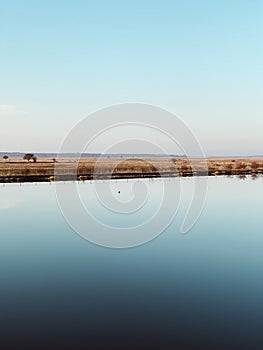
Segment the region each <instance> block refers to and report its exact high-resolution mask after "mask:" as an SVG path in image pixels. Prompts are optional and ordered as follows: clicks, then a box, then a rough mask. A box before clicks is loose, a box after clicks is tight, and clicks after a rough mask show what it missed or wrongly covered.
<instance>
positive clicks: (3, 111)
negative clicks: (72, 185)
mask: <svg viewBox="0 0 263 350" xmlns="http://www.w3.org/2000/svg"><path fill="white" fill-rule="evenodd" d="M262 38H263V2H262V1H260V0H258V1H257V0H255V1H251V2H248V1H242V0H239V1H238V0H233V1H231V0H230V1H229V0H228V1H227V0H222V1H208V0H207V1H204V0H200V1H194V0H192V1H191V0H189V1H184V2H183V1H177V0H175V1H138V0H135V1H132V2H124V1H96V2H94V1H84V0H76V1H73V0H64V1H51V0H46V1H33V0H31V1H30V0H24V1H19V0H10V1H0V62H1V64H0V120H1V127H0V152H5V151H10V152H11V151H21V152H57V151H58V149H59V146H60V144H61V142H62V141H63V139H64V137H65V136H66V135H67V133H68V132H69V131H70V130H71V129H72V127H74V126H75V125H76V124H77V123H78V122H79V121H80V120H81V119H83V118H85V117H86V116H87V115H89V114H90V113H91V112H94V111H96V110H99V109H101V108H104V107H107V106H110V105H114V104H119V103H126V102H141V103H147V104H151V105H156V106H159V107H162V108H164V109H166V110H168V111H170V112H172V113H174V114H175V115H176V116H177V117H179V118H180V119H181V120H183V121H184V122H185V124H186V125H187V126H189V128H190V129H191V130H192V132H193V133H194V135H195V136H196V138H197V139H198V140H199V141H200V143H201V145H202V147H203V149H204V151H205V154H206V155H208V156H211V155H260V154H263V142H262V135H261V134H262V131H263V98H262V92H263V68H262V67H263V63H262V62H263V39H262ZM96 151H99V149H94V152H96ZM169 151H170V152H171V153H173V150H172V149H171V150H169ZM141 153H143V152H141Z"/></svg>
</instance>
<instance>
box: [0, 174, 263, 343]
mask: <svg viewBox="0 0 263 350" xmlns="http://www.w3.org/2000/svg"><path fill="white" fill-rule="evenodd" d="M133 181H134V182H136V181H138V180H129V182H126V181H123V180H122V181H114V182H112V186H113V188H114V190H116V193H118V194H119V195H120V197H121V201H122V202H123V203H125V202H127V201H128V200H129V196H130V194H131V185H133V184H134V183H133ZM139 181H140V184H142V183H143V181H145V183H147V186H148V200H147V203H145V205H144V206H143V207H142V208H141V209H140V210H137V211H136V212H135V213H134V215H133V216H130V217H129V218H127V217H126V216H125V215H124V214H123V213H122V214H119V215H118V213H117V214H116V213H114V214H109V213H108V212H107V208H106V209H105V207H104V208H102V207H100V204H98V203H99V202H97V200H96V197H95V196H94V188H95V183H94V182H93V183H89V182H87V183H77V184H75V183H74V184H73V183H61V184H60V185H59V186H61V188H64V190H65V193H66V192H67V191H70V188H71V186H77V189H78V191H79V193H80V195H81V196H82V197H83V202H85V205H87V206H89V207H90V210H91V211H93V215H95V216H96V215H97V218H99V220H102V219H103V220H105V222H106V223H107V224H108V225H115V227H126V226H129V225H131V223H132V222H136V224H138V225H139V224H140V222H141V220H144V219H145V218H147V215H149V212H150V211H151V210H153V212H158V210H159V209H158V208H159V207H158V205H159V204H160V200H159V199H158V198H156V194H158V193H159V187H160V183H161V182H160V180H158V179H155V180H151V181H149V180H139ZM165 181H167V182H169V183H168V187H169V191H170V193H173V189H175V188H177V185H178V181H179V180H178V179H166V180H165ZM193 181H194V179H193V178H185V179H181V180H180V187H181V192H182V193H181V205H180V206H179V208H178V212H177V215H176V216H175V218H174V219H173V221H172V222H171V223H170V225H169V226H168V227H167V228H166V229H165V230H164V231H163V232H162V233H161V234H160V235H158V236H157V237H156V238H155V239H153V240H151V241H150V242H147V243H145V244H142V245H139V246H137V247H134V248H128V249H111V248H106V247H102V246H99V245H96V244H94V243H91V242H89V241H88V240H85V239H83V238H82V237H81V236H80V235H78V234H77V233H76V232H74V231H73V230H72V228H71V227H70V225H68V223H67V222H66V221H65V219H64V217H63V215H62V214H61V211H60V208H59V206H58V203H57V198H56V191H55V184H54V183H51V184H48V183H42V184H33V183H31V184H22V185H21V186H20V185H19V184H7V185H1V187H0V223H1V234H0V276H1V284H0V310H1V313H0V323H1V330H0V332H1V339H2V340H1V343H3V342H5V343H6V344H7V346H5V347H4V348H5V349H8V346H10V348H11V346H12V344H13V345H14V344H16V345H17V348H19V349H27V348H29V346H31V345H33V346H34V347H35V348H36V349H39V348H43V349H47V348H54V349H57V348H60V347H61V348H66V347H67V346H68V347H69V348H72V349H73V348H76V349H79V348H86V349H88V348H90V349H96V348H101V347H102V346H104V347H105V348H113V349H119V348H120V349H125V348H128V346H129V347H131V348H134V349H135V348H136V349H137V348H138V349H146V348H149V349H152V348H158V349H167V348H171V349H175V348H178V349H206V348H207V349H208V348H209V349H253V350H254V349H262V347H263V333H262V324H263V254H262V252H263V220H262V214H263V212H262V210H263V178H262V177H260V178H258V179H256V180H252V179H251V178H247V179H245V180H242V179H239V178H226V177H211V178H209V179H208V192H207V198H206V202H205V204H204V210H203V213H202V215H201V216H200V217H199V219H198V220H197V222H196V224H195V225H194V226H193V228H192V229H191V230H190V231H189V232H188V233H187V234H181V233H180V225H181V223H182V221H183V218H184V216H185V210H186V207H187V203H188V201H189V198H191V195H192V191H191V190H190V189H191V188H192V185H193ZM105 184H108V183H107V182H102V184H101V188H102V189H103V186H105ZM174 191H175V192H174V193H175V194H176V193H178V192H177V190H174ZM71 204H72V206H73V207H74V203H71ZM149 217H150V215H149ZM89 230H92V228H89V227H88V225H87V232H88V231H89ZM92 233H93V234H96V232H92ZM8 344H9V345H8ZM25 344H26V345H25ZM51 345H52V347H50V346H51Z"/></svg>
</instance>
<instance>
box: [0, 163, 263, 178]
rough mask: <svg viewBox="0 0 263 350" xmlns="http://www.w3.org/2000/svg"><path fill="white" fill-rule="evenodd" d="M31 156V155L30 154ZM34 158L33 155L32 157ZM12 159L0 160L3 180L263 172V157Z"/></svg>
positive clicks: (257, 174)
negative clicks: (205, 158)
mask: <svg viewBox="0 0 263 350" xmlns="http://www.w3.org/2000/svg"><path fill="white" fill-rule="evenodd" d="M28 158H29V157H28ZM31 158H32V159H31ZM31 158H30V159H27V158H26V159H11V158H4V159H1V160H0V182H1V183H8V182H41V181H67V180H71V181H72V180H80V181H85V180H92V179H118V178H144V177H147V178H148V177H160V176H162V177H175V176H207V175H209V176H219V175H228V176H231V175H238V176H240V177H242V176H247V175H252V176H255V177H256V176H259V175H261V174H263V158H257V159H255V158H254V159H253V158H251V159H250V158H248V159H245V158H244V159H240V158H236V159H229V158H220V159H218V158H215V159H207V160H204V159H191V160H189V159H186V158H185V159H182V158H178V159H177V158H161V159H159V158H158V159H156V158H155V159H134V158H132V159H121V158H120V159H115V158H114V159H105V158H103V159H97V158H88V159H83V158H82V159H80V160H77V159H59V158H58V159H55V158H52V159H51V158H46V159H33V157H31Z"/></svg>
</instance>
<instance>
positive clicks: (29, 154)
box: [23, 153, 34, 162]
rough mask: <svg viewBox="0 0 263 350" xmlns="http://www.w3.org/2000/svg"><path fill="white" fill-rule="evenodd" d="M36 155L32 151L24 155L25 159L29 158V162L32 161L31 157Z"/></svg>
mask: <svg viewBox="0 0 263 350" xmlns="http://www.w3.org/2000/svg"><path fill="white" fill-rule="evenodd" d="M33 157H34V154H32V153H26V154H25V155H24V157H23V159H25V160H27V161H28V162H29V161H30V159H32V158H33Z"/></svg>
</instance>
